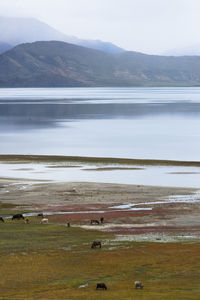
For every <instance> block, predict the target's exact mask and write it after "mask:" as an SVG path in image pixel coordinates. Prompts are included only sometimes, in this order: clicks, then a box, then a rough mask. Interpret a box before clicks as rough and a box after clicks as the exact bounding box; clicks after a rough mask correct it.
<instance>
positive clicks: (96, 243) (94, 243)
mask: <svg viewBox="0 0 200 300" xmlns="http://www.w3.org/2000/svg"><path fill="white" fill-rule="evenodd" d="M97 246H99V248H101V242H97V241H94V242H93V243H92V246H91V248H92V249H94V248H96V247H97Z"/></svg>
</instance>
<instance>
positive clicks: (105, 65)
mask: <svg viewBox="0 0 200 300" xmlns="http://www.w3.org/2000/svg"><path fill="white" fill-rule="evenodd" d="M0 70H1V72H0V87H63V86H66V87H69V86H196V85H200V57H198V56H192V57H187V56H184V57H166V56H156V55H146V54H142V53H137V52H123V53H119V54H108V53H105V52H102V51H98V50H93V49H89V48H85V47H80V46H76V45H73V44H69V43H64V42H57V41H50V42H34V43H29V44H22V45H19V46H17V47H15V48H13V49H11V50H10V51H7V52H6V53H3V54H1V55H0Z"/></svg>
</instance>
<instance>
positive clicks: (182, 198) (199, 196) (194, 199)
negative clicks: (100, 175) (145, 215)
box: [110, 191, 200, 211]
mask: <svg viewBox="0 0 200 300" xmlns="http://www.w3.org/2000/svg"><path fill="white" fill-rule="evenodd" d="M173 203H188V204H190V203H191V204H192V203H200V192H199V191H198V192H196V193H194V194H193V195H176V196H170V197H169V198H168V199H166V200H163V201H154V202H138V203H127V204H122V205H116V206H111V207H110V208H111V209H124V210H125V209H127V210H130V211H133V210H137V209H138V210H142V209H143V210H145V208H144V207H143V208H142V207H141V206H154V205H159V204H162V205H165V204H173ZM138 206H140V207H138ZM151 209H152V207H148V208H146V210H151Z"/></svg>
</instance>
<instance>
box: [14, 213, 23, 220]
mask: <svg viewBox="0 0 200 300" xmlns="http://www.w3.org/2000/svg"><path fill="white" fill-rule="evenodd" d="M15 219H16V220H20V219H23V220H24V216H23V215H22V214H16V215H14V216H13V217H12V220H15Z"/></svg>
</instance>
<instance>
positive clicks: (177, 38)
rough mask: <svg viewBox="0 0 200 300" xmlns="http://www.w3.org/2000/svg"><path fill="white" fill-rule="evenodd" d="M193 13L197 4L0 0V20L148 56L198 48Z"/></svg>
mask: <svg viewBox="0 0 200 300" xmlns="http://www.w3.org/2000/svg"><path fill="white" fill-rule="evenodd" d="M199 11H200V1H199V0H0V12H1V15H7V16H8V15H9V16H24V17H35V18H39V19H40V20H42V21H44V22H47V23H48V24H50V25H51V26H53V27H55V28H56V29H59V30H60V31H62V32H64V33H66V34H68V35H75V36H78V37H80V38H87V39H101V40H105V41H111V42H113V43H116V44H117V45H119V46H121V47H124V48H126V49H129V50H136V51H143V52H148V53H162V52H164V51H165V50H167V49H170V48H176V47H184V46H188V45H192V44H198V43H199V44H200V37H199V28H200V18H199Z"/></svg>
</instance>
